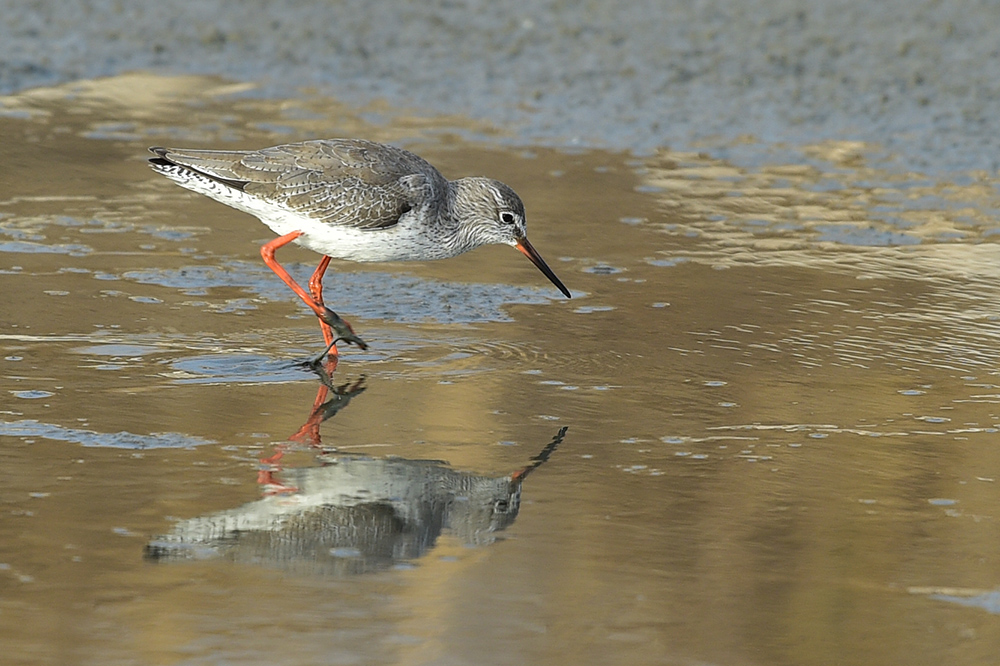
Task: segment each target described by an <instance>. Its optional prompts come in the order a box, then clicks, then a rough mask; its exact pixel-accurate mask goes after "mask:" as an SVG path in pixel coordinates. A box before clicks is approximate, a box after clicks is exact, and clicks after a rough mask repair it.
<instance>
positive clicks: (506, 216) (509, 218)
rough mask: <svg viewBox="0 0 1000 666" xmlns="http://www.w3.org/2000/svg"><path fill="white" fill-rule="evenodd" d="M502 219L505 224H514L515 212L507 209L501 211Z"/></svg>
mask: <svg viewBox="0 0 1000 666" xmlns="http://www.w3.org/2000/svg"><path fill="white" fill-rule="evenodd" d="M500 221H501V222H503V223H504V224H514V214H513V213H508V212H506V211H505V212H503V213H500Z"/></svg>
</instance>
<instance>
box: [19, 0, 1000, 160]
mask: <svg viewBox="0 0 1000 666" xmlns="http://www.w3.org/2000/svg"><path fill="white" fill-rule="evenodd" d="M997 25H1000V7H998V5H997V4H996V3H995V2H991V1H990V0H944V1H932V0H922V1H912V0H886V1H884V2H866V1H864V0H812V1H810V2H800V1H796V0H706V1H702V2H694V3H692V2H687V1H670V2H662V1H660V0H635V1H630V2H624V3H623V2H614V1H609V0H604V1H601V2H587V3H580V2H567V1H562V0H531V1H528V2H518V3H504V2H491V1H488V0H469V1H464V2H390V1H381V2H378V1H376V2H372V1H371V0H349V1H344V2H315V1H313V2H264V1H261V0H253V1H250V2H241V3H238V4H232V3H227V2H223V1H222V0H202V1H199V2H187V1H185V0H161V1H159V2H155V3H152V2H148V3H121V2H116V1H115V0H92V1H89V2H58V3H54V2H20V1H18V0H3V1H2V2H0V92H7V93H10V92H15V91H18V90H23V89H26V88H29V87H34V86H39V85H52V84H56V83H62V82H67V81H73V80H77V79H81V78H93V77H98V76H109V75H114V74H120V73H122V72H126V71H130V70H136V69H142V70H153V71H156V72H160V73H171V74H183V73H199V74H210V75H219V76H226V77H229V78H231V79H234V80H238V81H250V82H254V83H256V84H259V85H262V86H263V91H264V92H265V94H270V95H276V96H277V97H279V98H283V97H288V96H294V95H298V94H299V92H300V91H301V89H303V88H312V89H315V90H318V91H319V92H320V93H322V94H327V95H332V96H333V97H335V98H338V99H340V100H343V101H349V102H350V103H351V104H353V105H355V106H356V107H367V106H368V105H370V104H372V103H374V102H381V103H380V104H377V105H376V106H374V107H373V108H371V114H370V116H369V118H371V119H378V118H380V117H381V118H384V119H393V118H397V117H399V116H400V115H409V114H411V113H413V112H416V113H417V114H419V115H424V116H426V115H441V114H446V115H447V114H456V115H458V116H462V117H467V118H476V119H480V120H482V121H484V122H485V123H487V124H491V125H492V126H493V127H495V128H496V130H497V131H498V132H499V134H500V135H501V136H502V137H504V138H505V139H506V140H507V141H509V142H511V143H513V144H516V145H525V144H534V145H537V144H540V143H543V144H548V145H554V146H569V145H577V146H585V147H605V148H612V149H618V150H622V149H635V150H639V151H642V152H648V151H650V150H656V149H660V148H664V147H668V146H669V147H673V148H675V149H689V148H691V147H697V148H698V149H700V150H706V151H709V152H710V153H712V154H714V155H716V156H718V157H725V158H728V159H730V160H736V161H738V162H740V163H743V164H757V163H759V162H761V161H775V160H777V161H778V162H779V163H787V162H788V161H800V158H796V157H793V158H790V157H789V151H791V153H792V154H794V152H795V149H796V148H797V147H798V146H800V145H803V144H812V143H815V142H817V141H820V140H823V139H836V140H860V141H864V142H867V143H869V144H870V145H871V146H872V147H873V148H874V149H878V150H881V151H883V152H884V153H885V155H884V156H885V157H886V158H887V159H889V160H892V159H899V160H900V161H901V163H900V164H899V165H897V167H896V168H903V169H915V170H919V171H923V172H926V173H931V174H939V173H942V172H945V173H947V172H953V171H966V170H970V169H989V170H996V169H997V166H998V157H997V156H998V155H1000V83H998V77H997V76H996V72H997V71H1000V51H998V49H997V46H996V42H997V40H996V26H997ZM465 129H466V131H469V130H470V129H474V128H465ZM480 136H482V134H480ZM493 138H494V139H496V138H497V137H496V136H494V137H493ZM748 139H751V141H749V142H748ZM775 153H777V154H778V157H777V158H776V157H775Z"/></svg>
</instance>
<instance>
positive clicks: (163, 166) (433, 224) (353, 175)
mask: <svg viewBox="0 0 1000 666" xmlns="http://www.w3.org/2000/svg"><path fill="white" fill-rule="evenodd" d="M149 150H150V151H151V152H153V153H155V154H156V155H157V157H154V158H152V159H150V160H149V162H150V165H151V166H152V167H153V169H154V170H156V171H157V172H159V173H161V174H163V175H164V176H166V177H167V178H170V179H171V180H173V181H174V182H176V183H177V184H179V185H180V186H182V187H186V188H187V189H189V190H193V191H195V192H198V193H200V194H204V195H206V196H209V197H211V198H213V199H215V200H216V201H219V202H222V203H224V204H226V205H227V206H232V207H233V208H236V209H237V210H241V211H243V212H245V213H250V214H251V215H255V216H256V217H258V218H260V220H261V222H263V223H264V224H266V225H267V226H268V227H270V228H271V229H272V230H273V231H274V232H275V233H276V234H278V236H279V237H278V238H275V239H274V240H272V241H270V242H268V243H266V244H264V245H263V246H262V247H261V250H260V253H261V256H263V258H264V262H265V263H266V264H267V265H268V267H270V269H271V270H273V271H274V272H275V273H276V274H277V275H278V277H280V278H281V279H282V280H283V281H284V282H285V284H287V285H288V286H289V287H291V288H292V290H293V291H294V292H295V293H296V294H298V296H299V298H301V299H302V300H303V301H304V302H305V304H306V305H307V306H309V308H310V309H311V310H312V311H313V312H315V313H316V316H317V317H319V320H320V327H321V328H322V331H323V339H324V340H325V341H326V344H327V350H326V351H325V352H323V354H326V353H330V354H331V355H336V354H337V346H336V343H337V342H338V341H340V340H343V341H344V342H347V343H351V344H356V345H358V346H359V347H361V348H362V349H367V347H368V346H367V345H366V344H365V342H364V341H363V340H362V339H361V338H359V337H358V336H357V335H355V334H354V330H353V329H352V328H351V326H350V325H349V324H348V323H347V322H346V321H344V320H343V319H341V318H340V317H339V316H338V315H337V314H336V313H335V312H333V311H332V310H331V309H329V308H328V307H326V305H325V304H324V302H323V274H324V273H325V272H326V269H327V266H328V265H329V264H330V259H331V258H332V257H336V258H337V259H347V260H350V261H414V260H427V259H446V258H448V257H454V256H456V255H458V254H462V253H463V252H468V251H469V250H472V249H475V248H477V247H479V246H481V245H488V244H491V243H498V244H503V245H511V246H513V247H515V248H517V249H518V250H520V251H521V252H522V253H523V254H524V255H525V256H526V257H528V259H530V260H531V262H532V263H533V264H534V265H535V266H537V267H538V269H539V270H541V271H542V273H543V274H544V275H545V276H546V277H547V278H549V280H551V281H552V284H554V285H555V286H556V287H558V288H559V291H561V292H562V293H563V294H565V295H566V297H567V298H569V297H570V293H569V290H568V289H567V288H566V287H565V286H564V285H563V283H562V282H561V281H560V280H559V278H558V277H556V274H555V273H553V272H552V269H550V268H549V267H548V265H547V264H546V263H545V261H544V260H543V259H542V257H541V255H539V254H538V252H537V251H536V250H535V248H534V247H532V245H531V243H529V242H528V237H527V235H526V230H525V219H524V204H523V203H522V202H521V199H520V197H518V196H517V194H516V193H515V192H514V190H512V189H511V188H510V187H508V186H507V185H504V184H503V183H501V182H499V181H496V180H491V179H489V178H461V179H459V180H454V181H449V180H447V179H446V178H445V177H444V176H442V175H441V173H440V172H439V171H438V170H437V169H435V168H434V167H433V166H431V165H430V164H429V163H428V162H427V161H426V160H424V159H423V158H420V157H418V156H417V155H414V154H413V153H411V152H408V151H406V150H403V149H401V148H396V147H394V146H387V145H384V144H381V143H375V142H372V141H364V140H361V139H325V140H321V141H303V142H301V143H289V144H285V145H281V146H273V147H271V148H264V149H263V150H255V151H221V150H188V149H186V148H161V147H153V148H150V149H149ZM291 242H294V243H297V244H298V245H301V246H303V247H306V248H309V249H310V250H313V251H315V252H319V253H320V254H322V255H323V258H322V259H321V260H320V262H319V266H318V267H317V268H316V271H315V272H314V273H313V275H312V278H310V280H309V291H308V292H306V290H305V289H303V288H302V287H301V286H300V285H299V284H298V283H297V282H295V280H293V279H292V277H291V276H290V275H289V274H288V271H286V270H285V269H284V268H283V267H282V266H281V265H280V264H279V263H278V262H277V260H275V258H274V253H275V251H276V250H277V249H278V248H280V247H282V246H284V245H287V244H288V243H291ZM323 354H321V355H320V356H322V355H323Z"/></svg>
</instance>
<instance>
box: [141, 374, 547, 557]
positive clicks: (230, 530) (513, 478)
mask: <svg viewBox="0 0 1000 666" xmlns="http://www.w3.org/2000/svg"><path fill="white" fill-rule="evenodd" d="M331 371H332V368H326V369H323V368H321V367H317V372H318V374H319V375H320V379H321V381H322V386H321V388H320V390H319V393H318V394H317V398H316V403H315V404H314V406H313V410H312V414H311V415H310V417H309V420H307V421H306V423H305V424H304V425H303V426H302V428H300V429H299V431H298V432H297V433H295V434H294V435H293V436H292V438H291V439H293V440H298V441H302V442H308V443H309V444H310V445H313V446H316V447H319V445H320V444H319V425H320V423H322V421H324V420H325V419H327V418H329V417H331V416H333V415H334V414H336V413H337V412H338V411H339V410H340V409H343V408H344V407H346V406H347V404H348V403H349V402H350V400H351V399H352V398H354V397H357V395H359V394H360V393H361V392H363V391H364V385H363V384H364V379H363V378H362V379H360V380H357V381H355V382H350V383H345V384H343V385H341V386H334V385H333V383H332V382H331V381H330V374H331ZM565 433H566V428H562V429H561V430H560V431H559V432H558V433H557V434H556V436H555V437H554V438H553V439H552V441H551V442H549V443H548V444H547V445H546V446H545V447H544V448H543V449H542V450H541V451H540V452H539V453H538V454H537V455H536V456H534V457H533V458H531V460H530V462H529V464H527V465H526V466H524V467H522V468H520V469H519V470H517V471H515V472H513V473H511V474H508V475H505V476H500V477H489V476H480V475H476V474H473V473H470V472H463V471H457V470H454V469H451V468H450V467H448V465H447V464H446V463H444V462H442V461H432V460H406V459H403V458H397V457H389V458H375V457H370V456H364V455H355V454H350V453H344V452H338V451H324V452H322V453H321V454H320V455H319V456H318V458H317V459H318V461H319V465H318V466H315V467H299V468H289V469H280V461H281V457H282V456H283V455H284V450H283V449H279V451H278V452H277V453H276V454H275V455H274V456H272V457H271V458H268V459H265V460H264V461H262V462H264V463H265V464H266V469H265V470H264V471H262V472H261V473H260V476H259V478H258V481H260V483H261V485H262V488H263V489H264V496H263V497H262V498H261V499H259V500H257V501H255V502H250V503H248V504H245V505H243V506H241V507H238V508H235V509H230V510H227V511H220V512H218V513H213V514H210V515H207V516H201V517H198V518H192V519H188V520H183V521H180V522H178V523H177V524H176V525H175V526H174V529H173V530H172V531H171V532H170V533H169V534H166V535H163V536H159V537H157V538H155V539H153V540H152V541H151V542H150V543H149V544H148V545H147V546H146V557H147V559H150V560H155V561H164V560H192V559H209V558H224V559H228V560H231V561H236V562H246V563H253V564H258V565H263V566H271V567H277V568H281V569H284V570H289V571H295V572H300V573H310V574H333V575H347V574H358V573H364V572H369V571H377V570H382V569H387V568H390V567H392V566H394V565H397V564H402V563H405V562H407V561H410V560H415V559H417V558H419V557H421V556H422V555H424V554H425V553H426V552H427V551H428V550H430V549H431V548H433V547H434V545H435V543H436V542H437V539H438V537H439V536H440V535H441V533H442V532H443V531H445V530H447V531H448V533H450V534H452V535H453V536H454V537H455V538H456V539H458V540H459V541H460V542H461V543H463V544H465V545H471V546H479V545H484V544H489V543H491V542H493V541H494V540H495V539H496V534H497V532H499V531H501V530H503V529H505V528H506V527H507V526H508V525H510V524H511V523H513V522H514V520H515V518H516V517H517V514H518V510H519V508H520V500H521V484H522V483H523V481H524V479H525V478H526V477H527V476H528V475H529V474H530V473H531V472H532V471H533V470H535V469H537V468H538V467H539V466H540V465H542V464H543V463H544V462H546V461H547V460H548V459H549V456H550V455H551V454H552V453H553V452H554V451H555V450H556V447H558V446H559V444H560V443H561V442H562V439H563V436H564V435H565Z"/></svg>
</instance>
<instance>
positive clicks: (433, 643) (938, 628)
mask: <svg viewBox="0 0 1000 666" xmlns="http://www.w3.org/2000/svg"><path fill="white" fill-rule="evenodd" d="M246 90H247V86H245V85H243V84H232V83H229V82H225V81H221V80H218V79H213V78H207V77H193V76H192V77H162V76H149V75H131V76H123V77H114V78H110V79H102V80H93V81H83V82H79V83H76V84H72V85H67V86H59V87H54V88H43V89H36V90H32V91H27V92H25V93H23V94H20V95H17V96H12V97H8V98H4V99H3V100H2V101H3V107H2V112H3V115H2V117H0V140H2V143H3V145H4V151H5V168H4V174H3V179H4V181H3V190H2V192H0V312H2V313H3V315H2V319H0V396H3V397H2V402H0V450H2V451H3V454H4V460H5V467H6V470H5V471H6V474H5V481H6V482H5V483H4V484H3V487H2V489H0V591H2V593H0V642H2V643H3V645H4V654H5V659H7V660H9V663H12V664H37V663H79V664H111V663H122V664H131V663H136V664H139V663H142V664H150V663H163V664H216V663H229V662H240V663H250V664H255V663H336V664H350V663H359V664H361V663H364V664H372V663H415V664H424V663H428V664H429V663H434V664H452V663H454V664H462V663H478V664H492V663H496V664H509V663H512V662H519V663H531V664H568V663H573V664H581V663H582V664H589V663H593V664H607V663H628V664H662V663H677V664H706V663H711V664H831V663H836V664H877V663H907V664H942V663H948V664H979V663H990V662H991V661H992V660H993V659H994V658H995V646H996V645H997V642H998V639H1000V606H998V602H997V594H998V592H997V590H998V589H1000V587H998V586H1000V577H998V576H1000V556H998V555H997V552H996V548H995V544H996V541H997V530H998V526H997V523H998V517H997V511H996V498H997V483H998V479H1000V449H998V448H997V436H998V424H997V420H998V418H1000V411H998V407H997V405H998V404H1000V378H998V377H1000V351H998V345H997V342H998V339H1000V319H998V311H1000V310H998V304H1000V286H998V285H1000V280H998V279H997V278H998V277H1000V268H998V266H1000V263H998V260H1000V250H998V249H997V246H996V244H995V243H994V242H993V236H994V235H995V234H996V233H997V230H998V224H997V221H996V219H997V216H996V213H997V210H998V208H1000V190H998V188H997V185H998V182H997V178H996V175H995V174H991V173H987V172H969V173H963V174H962V175H961V176H956V177H954V178H952V179H946V178H935V179H929V178H928V177H927V176H926V175H921V174H917V173H911V172H908V171H905V170H898V169H884V168H883V167H882V166H881V164H882V162H881V160H872V159H869V158H870V156H871V155H878V154H880V153H879V149H877V148H876V147H873V146H870V145H868V144H865V143H863V142H856V141H855V142H848V141H841V142H836V141H821V142H818V143H816V144H814V145H808V146H805V147H803V148H802V149H801V154H802V156H803V159H801V160H799V161H797V162H795V163H788V164H761V165H759V166H757V167H754V168H748V167H746V166H738V165H736V164H734V163H731V162H727V161H724V160H721V159H718V158H717V157H709V156H707V155H704V154H699V153H693V152H676V151H667V150H662V151H658V152H655V153H654V154H650V155H646V156H642V157H638V156H636V155H633V154H629V153H617V152H610V151H597V150H577V151H567V150H556V149H548V148H544V149H543V148H538V149H532V150H526V149H523V148H518V149H512V148H509V147H498V146H496V145H487V144H484V143H478V142H477V143H472V142H468V141H466V140H464V139H463V138H461V137H462V133H463V131H465V130H469V129H470V128H473V129H474V127H475V126H474V125H473V124H471V123H469V124H467V125H462V124H461V123H460V121H459V120H457V119H455V118H446V119H441V120H440V121H439V122H438V121H433V120H427V119H420V118H409V119H407V118H400V119H398V120H394V121H393V122H391V123H382V124H377V125H371V124H368V123H366V122H365V121H364V120H363V118H362V116H363V115H364V114H363V113H359V112H357V111H354V110H351V109H349V108H347V107H344V106H342V105H338V104H337V103H336V102H334V101H333V100H329V99H325V98H322V97H319V96H315V97H302V98H295V99H258V98H252V97H248V96H246V95H245V94H244V93H245V92H246ZM320 136H364V137H366V138H371V139H375V140H381V141H392V142H396V143H398V144H400V145H403V146H405V147H407V148H410V149H412V150H414V151H416V152H418V153H419V154H421V155H422V156H424V157H426V158H427V159H428V160H429V161H431V162H432V163H434V164H435V165H437V166H438V167H439V168H440V169H441V170H442V171H443V172H444V173H445V175H447V176H449V177H452V178H454V177H459V176H464V175H473V174H487V175H490V176H492V177H495V178H498V179H500V180H503V181H505V182H507V183H508V184H510V185H511V186H512V187H513V188H514V189H515V190H516V191H517V192H518V193H519V194H520V195H521V197H522V198H523V199H524V201H525V204H526V207H527V213H528V224H529V229H530V233H531V238H532V242H533V243H534V245H535V246H536V247H537V248H538V249H539V251H540V252H541V253H542V254H543V255H544V256H545V257H546V259H547V260H548V261H549V263H550V265H551V266H552V267H553V269H554V270H555V272H556V273H557V274H558V275H559V276H560V278H561V279H562V280H563V282H565V283H566V285H567V286H568V287H569V288H570V289H571V290H572V291H573V295H574V297H573V299H571V300H567V299H565V298H563V297H562V296H561V295H560V294H559V293H558V292H557V291H556V290H555V289H553V288H552V286H551V285H550V284H548V282H547V281H546V280H545V279H544V277H542V276H541V275H540V274H539V273H538V272H537V271H536V270H535V268H534V267H533V266H531V265H530V264H529V263H528V262H527V261H525V260H524V258H523V257H522V256H520V255H519V254H518V253H516V252H511V251H510V249H509V248H505V247H490V248H483V249H480V250H477V251H475V252H472V253H469V254H467V255H463V256H461V257H458V258H455V259H452V260H448V261H444V262H430V263H422V264H416V263H414V264H385V265H357V264H351V263H348V262H334V263H333V264H332V266H331V269H330V271H329V273H328V276H327V279H326V290H327V291H326V294H327V298H328V301H329V302H330V303H331V305H332V306H333V307H334V309H336V310H337V311H338V312H340V313H341V314H342V315H343V316H344V317H345V318H348V319H350V320H351V322H352V323H353V324H354V326H355V327H356V329H357V330H358V331H359V333H360V334H361V335H362V337H364V338H365V340H366V341H368V342H369V343H370V345H371V347H370V349H368V350H367V351H360V350H357V349H356V348H349V349H345V350H344V351H343V352H342V356H341V360H340V363H339V364H338V365H337V367H336V368H322V369H319V370H317V369H312V368H309V367H307V366H306V365H304V363H303V362H304V361H305V360H306V359H307V358H308V357H309V356H310V355H311V354H313V353H315V352H316V351H318V350H319V349H320V348H321V344H322V338H321V337H320V334H319V329H318V326H317V325H316V321H315V318H314V317H313V316H312V314H311V313H310V312H308V311H307V310H305V309H304V308H303V307H302V306H301V304H300V303H299V302H298V301H297V299H296V298H295V297H294V295H293V294H292V293H291V292H289V291H287V290H286V289H285V287H284V285H282V284H281V283H280V281H279V280H278V279H277V278H276V277H274V276H273V275H272V274H271V273H270V272H269V271H268V270H267V269H266V268H265V267H264V266H263V264H262V263H261V262H260V259H259V254H258V249H259V246H260V244H261V243H262V242H265V241H266V240H268V239H269V238H270V237H271V235H270V232H269V231H268V230H267V229H266V228H265V227H264V226H263V225H261V224H260V223H259V222H258V221H257V220H255V219H253V218H252V217H250V216H247V215H244V214H242V213H238V212H236V211H232V210H229V209H226V208H225V207H223V206H221V205H219V204H217V203H215V202H212V201H209V200H207V199H204V198H201V197H198V196H196V195H193V194H191V193H189V192H187V191H185V190H182V189H180V188H178V187H176V186H174V185H173V184H171V183H170V182H168V181H166V180H165V179H163V178H161V177H159V176H157V175H156V174H154V173H153V172H152V171H150V170H149V169H148V168H147V167H146V165H145V160H146V152H145V149H146V147H147V146H149V145H157V144H165V145H171V144H174V145H180V146H203V147H229V148H257V147H262V146H266V145H272V144H275V143H282V142H288V141H293V140H300V139H308V138H315V137H320ZM281 252H282V254H281V259H282V261H283V262H284V263H285V264H286V265H288V266H289V267H290V269H291V271H292V272H293V274H295V275H296V276H297V277H298V278H300V279H302V280H304V279H307V277H308V275H309V273H310V271H311V269H312V266H313V265H314V264H315V262H316V261H317V260H318V256H316V255H313V254H310V253H309V252H307V251H305V250H300V249H296V248H289V249H287V250H282V251H281ZM563 428H567V430H566V431H565V432H564V434H563V435H560V432H562V429H563ZM557 440H558V441H557ZM528 472H530V474H529V473H528Z"/></svg>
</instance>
